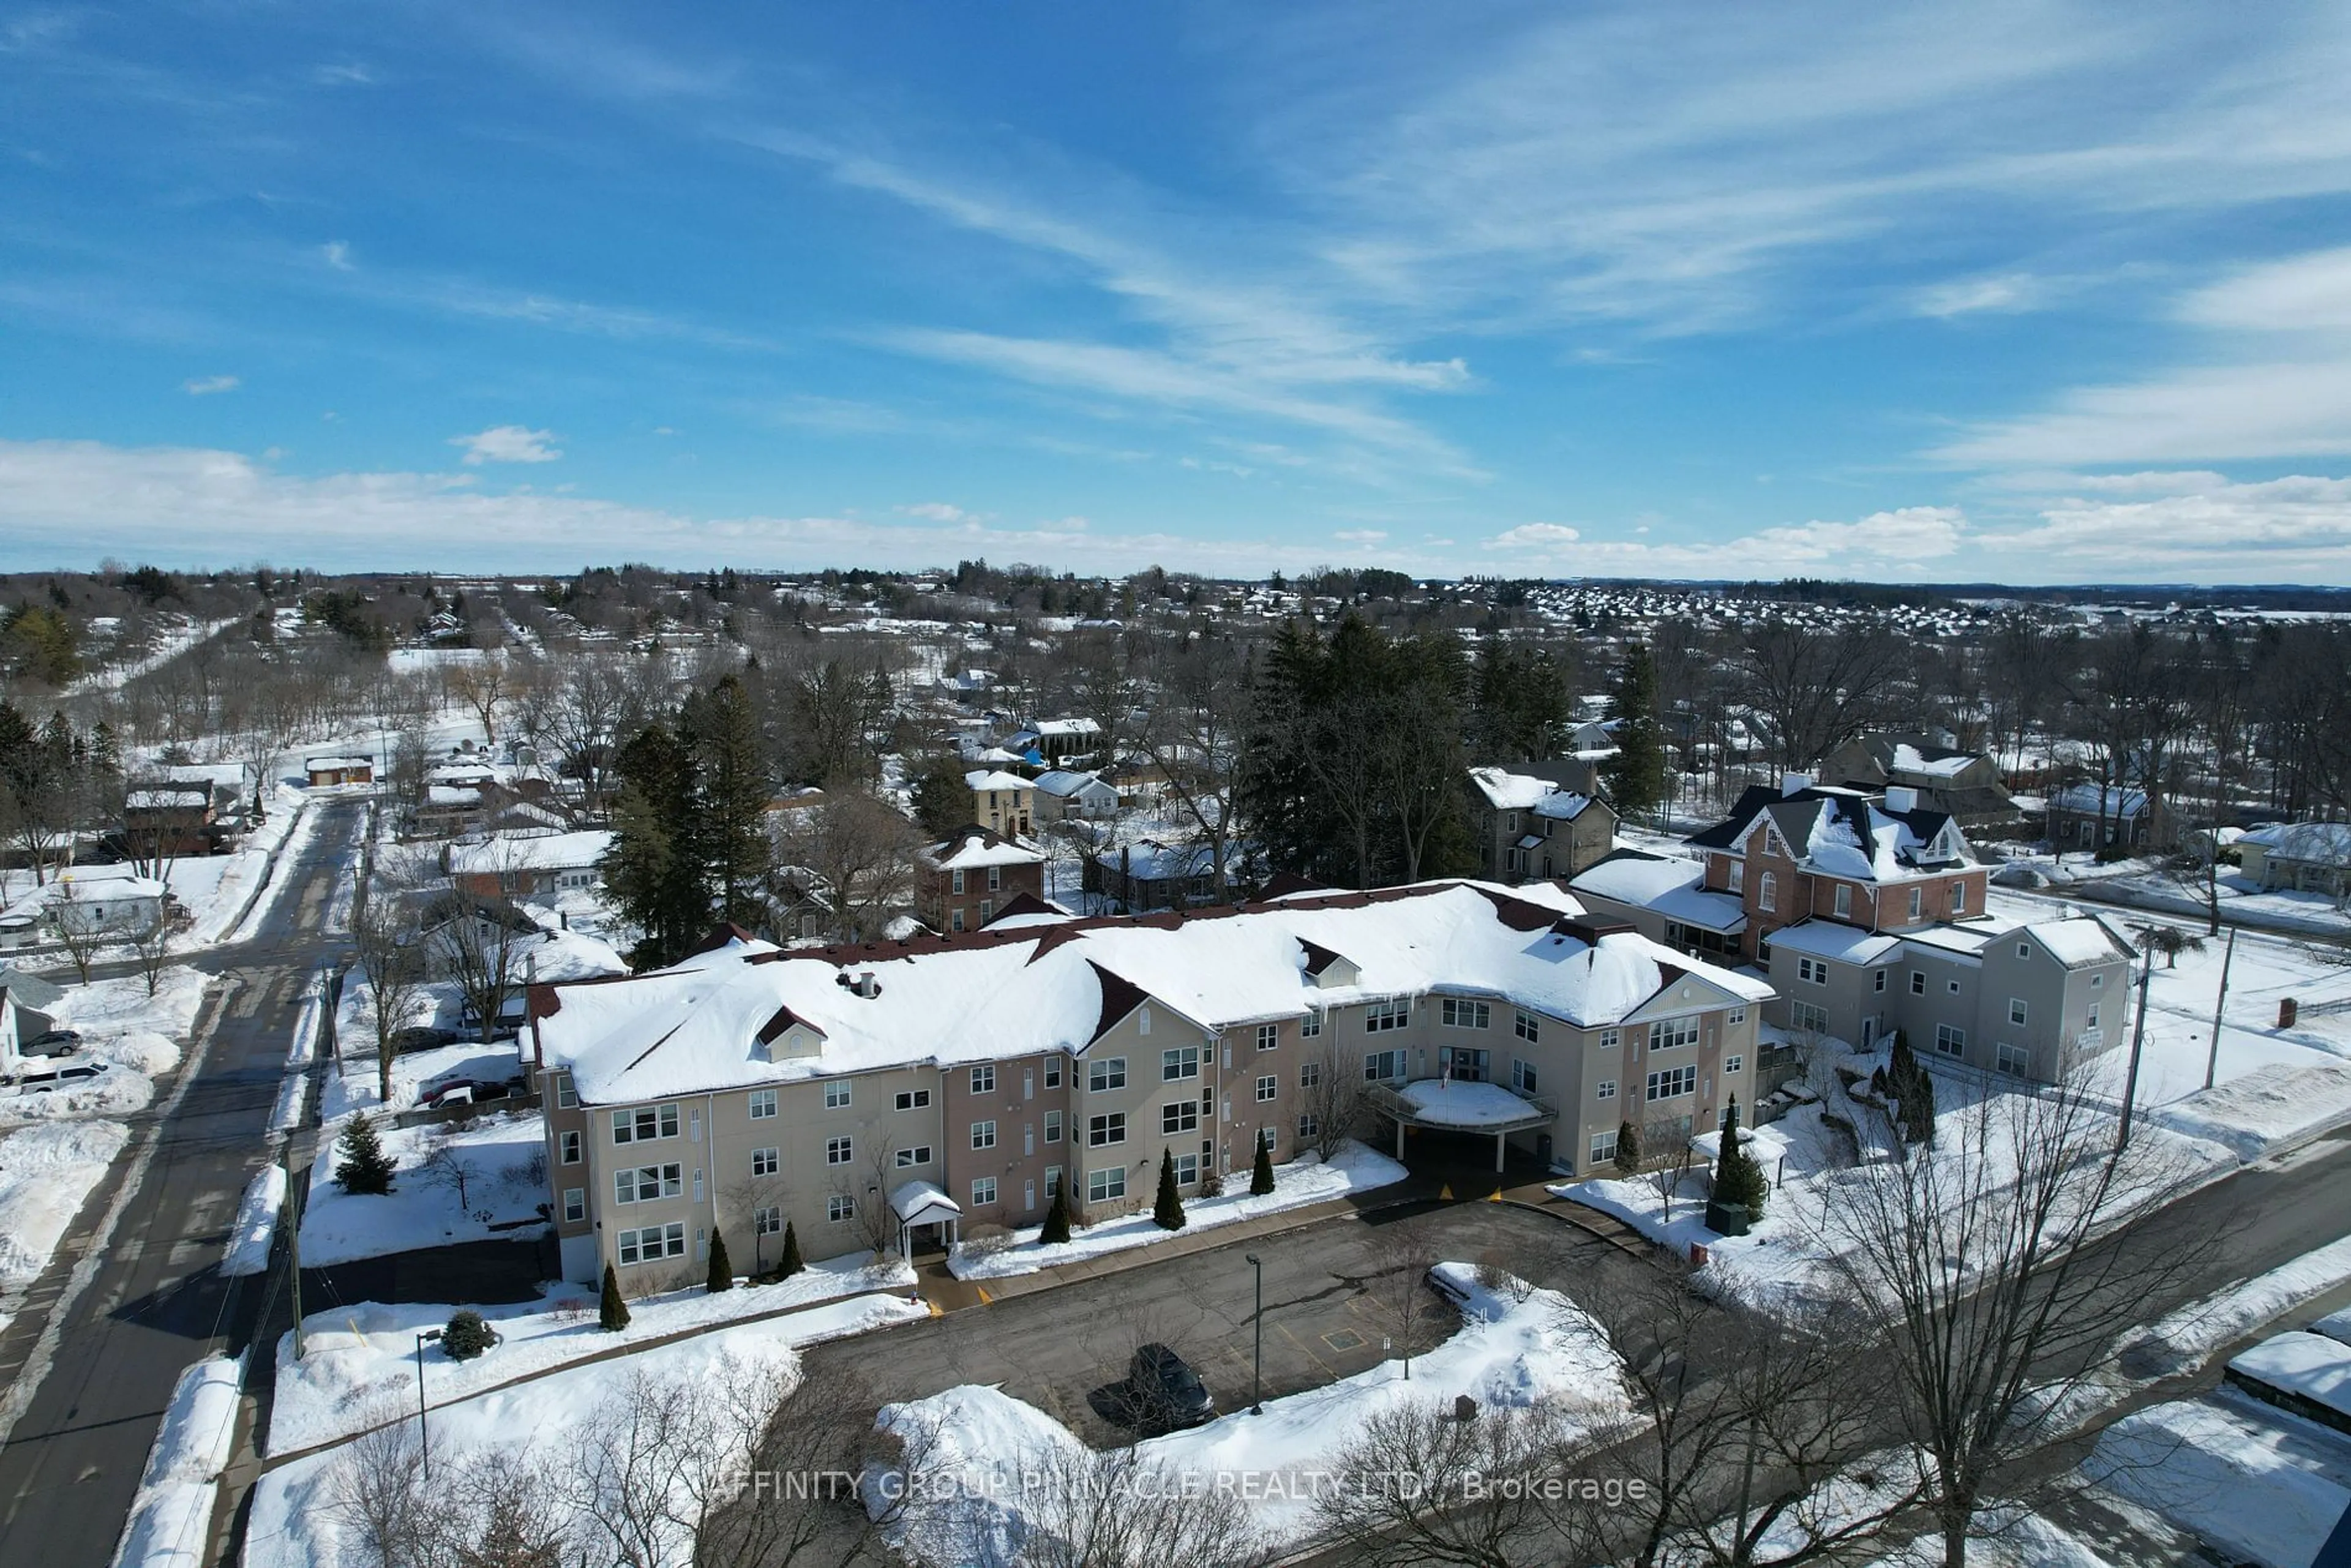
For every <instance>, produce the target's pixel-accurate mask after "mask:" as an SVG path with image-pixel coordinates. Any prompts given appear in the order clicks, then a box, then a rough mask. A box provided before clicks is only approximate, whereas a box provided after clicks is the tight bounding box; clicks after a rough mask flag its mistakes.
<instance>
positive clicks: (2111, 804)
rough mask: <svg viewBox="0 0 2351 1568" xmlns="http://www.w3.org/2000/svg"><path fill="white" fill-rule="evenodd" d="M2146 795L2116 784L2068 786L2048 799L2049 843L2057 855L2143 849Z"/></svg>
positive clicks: (2145, 828)
mask: <svg viewBox="0 0 2351 1568" xmlns="http://www.w3.org/2000/svg"><path fill="white" fill-rule="evenodd" d="M2148 821H2149V817H2148V812H2147V792H2146V791H2145V790H2143V789H2124V788H2123V787H2122V786H2120V785H2118V784H2114V785H2108V784H2068V785H2067V786H2065V788H2064V789H2060V790H2058V791H2057V792H2056V793H2055V794H2054V795H2052V796H2050V797H2049V841H2050V843H2051V844H2052V845H2053V846H2054V847H2055V848H2056V850H2057V852H2059V853H2060V854H2063V853H2064V852H2066V851H2067V850H2082V851H2096V850H2102V849H2113V848H2116V847H2117V846H2119V847H2122V848H2126V849H2129V850H2133V851H2137V850H2144V849H2146V848H2147V837H2148Z"/></svg>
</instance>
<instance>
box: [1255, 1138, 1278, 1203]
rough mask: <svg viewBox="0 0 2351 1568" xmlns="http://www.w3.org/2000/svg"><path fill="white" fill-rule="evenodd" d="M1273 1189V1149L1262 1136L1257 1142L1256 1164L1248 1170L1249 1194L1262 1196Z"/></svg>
mask: <svg viewBox="0 0 2351 1568" xmlns="http://www.w3.org/2000/svg"><path fill="white" fill-rule="evenodd" d="M1272 1190H1273V1150H1272V1149H1271V1148H1270V1147H1269V1146H1268V1145H1267V1144H1266V1141H1265V1140H1264V1139H1263V1138H1259V1140H1258V1142H1257V1164H1256V1165H1255V1166H1252V1167H1251V1168H1250V1170H1249V1196H1250V1197H1264V1196H1265V1195H1266V1194H1268V1193H1270V1192H1271V1191H1272Z"/></svg>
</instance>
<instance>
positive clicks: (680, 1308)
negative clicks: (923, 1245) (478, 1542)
mask: <svg viewBox="0 0 2351 1568" xmlns="http://www.w3.org/2000/svg"><path fill="white" fill-rule="evenodd" d="M865 1258H866V1255H865V1254H863V1253H860V1254H858V1255H856V1256H855V1257H853V1258H836V1259H832V1260H829V1261H827V1262H822V1263H816V1264H811V1265H810V1267H809V1268H807V1269H806V1270H802V1271H801V1272H799V1273H798V1274H795V1275H793V1276H792V1277H791V1278H790V1279H789V1280H785V1281H780V1282H778V1283H777V1284H773V1285H742V1286H738V1287H737V1288H736V1289H734V1290H732V1291H722V1292H720V1293H719V1294H717V1295H712V1294H711V1293H710V1292H709V1291H705V1290H703V1289H701V1288H700V1287H699V1286H697V1287H695V1288H694V1289H691V1290H684V1291H671V1292H669V1293H667V1294H665V1295H659V1296H647V1297H644V1298H643V1299H641V1300H638V1301H631V1302H630V1303H629V1326H628V1327H627V1328H625V1329H623V1330H622V1331H621V1332H620V1333H605V1332H604V1331H603V1330H601V1329H600V1328H599V1327H597V1326H596V1293H595V1292H594V1291H591V1290H589V1289H587V1288H586V1287H584V1286H580V1285H573V1284H569V1283H564V1282H560V1281H558V1282H556V1283H553V1284H550V1285H548V1286H546V1287H544V1289H545V1291H546V1299H545V1300H544V1301H536V1302H533V1301H524V1302H518V1303H515V1304H511V1305H507V1306H496V1307H479V1308H476V1309H475V1310H476V1311H478V1312H480V1313H481V1314H482V1316H484V1317H485V1318H487V1319H488V1320H489V1321H490V1322H493V1323H495V1324H496V1325H497V1330H498V1333H500V1334H501V1335H503V1336H505V1343H503V1344H500V1345H498V1346H497V1347H496V1348H495V1349H493V1350H491V1351H489V1352H487V1353H486V1354H483V1355H481V1356H480V1357H478V1358H476V1359H475V1360H473V1361H453V1360H451V1359H450V1358H449V1357H448V1356H447V1355H445V1354H443V1353H442V1352H441V1350H440V1349H439V1348H438V1347H437V1346H433V1345H428V1346H426V1347H425V1351H424V1385H425V1391H426V1393H427V1395H428V1396H430V1398H431V1400H432V1402H433V1403H434V1405H441V1404H444V1403H447V1402H449V1401H451V1400H455V1399H463V1398H468V1397H471V1396H474V1395H475V1394H479V1393H482V1392H484V1391H486V1390H487V1389H490V1388H494V1387H496V1386H498V1385H501V1384H506V1383H512V1382H514V1381H515V1380H516V1379H517V1378H522V1377H528V1376H530V1375H533V1374H537V1373H543V1372H547V1371H549V1370H551V1369H553V1368H555V1367H559V1366H564V1365H568V1364H570V1363H572V1362H576V1361H583V1360H586V1359H588V1358H589V1357H591V1356H597V1355H602V1354H606V1353H608V1352H610V1351H611V1350H612V1349H614V1348H615V1347H616V1346H619V1347H626V1346H630V1345H642V1344H645V1343H650V1342H652V1341H654V1340H658V1339H662V1338H664V1337H666V1336H669V1335H672V1334H679V1333H692V1332H694V1331H695V1330H701V1329H709V1328H714V1327H716V1326H718V1325H721V1324H725V1323H729V1322H737V1321H738V1320H740V1319H744V1318H753V1317H760V1316H764V1315H767V1314H769V1313H775V1312H787V1311H790V1310H792V1309H795V1308H804V1307H806V1306H808V1305H809V1304H810V1303H811V1302H816V1301H831V1300H833V1299H834V1298H837V1297H846V1296H868V1295H872V1294H874V1293H876V1292H885V1291H886V1292H890V1293H891V1294H892V1296H893V1299H894V1300H896V1301H898V1302H899V1303H900V1304H902V1305H910V1306H911V1304H912V1303H911V1302H910V1301H907V1300H906V1296H905V1294H904V1292H907V1291H909V1289H910V1288H911V1287H912V1286H913V1284H914V1270H912V1269H911V1268H909V1267H907V1266H906V1265H905V1264H904V1263H901V1262H894V1261H893V1262H889V1263H881V1264H876V1263H870V1262H868V1261H866V1260H865ZM456 1310H457V1309H456V1307H455V1306H454V1305H449V1304H444V1303H436V1302H423V1303H407V1302H403V1303H401V1304H399V1305H396V1306H387V1305H385V1304H383V1303H381V1302H378V1301H361V1302H359V1303H358V1304H356V1305H354V1306H349V1307H336V1308H333V1309H330V1310H329V1311H326V1312H312V1313H310V1314H308V1316H306V1317H305V1318H304V1319H303V1320H302V1331H303V1340H304V1343H303V1356H302V1359H301V1360H300V1361H296V1360H295V1359H294V1336H293V1335H292V1334H290V1333H289V1334H286V1335H283V1336H281V1337H280V1338H279V1340H278V1343H277V1403H276V1406H275V1407H274V1409H273V1410H272V1413H271V1415H270V1423H269V1445H268V1448H267V1451H268V1452H270V1453H273V1454H285V1453H292V1452H295V1451H297V1450H298V1449H302V1448H315V1447H316V1446H318V1445H319V1444H320V1443H329V1442H333V1441H335V1440H336V1439H338V1438H341V1437H350V1436H351V1435H353V1434H354V1433H357V1432H359V1431H360V1430H362V1429H364V1428H365V1427H369V1426H371V1425H372V1424H373V1423H374V1422H375V1420H376V1419H378V1418H379V1416H380V1413H381V1409H382V1408H383V1407H384V1406H390V1405H397V1404H399V1403H400V1402H401V1401H402V1399H406V1398H413V1396H415V1392H416V1372H417V1365H416V1334H417V1333H418V1332H419V1331H420V1330H423V1329H437V1328H439V1327H441V1326H442V1325H444V1323H446V1322H448V1321H449V1315H450V1314H451V1313H452V1312H455V1311H456ZM923 1311H925V1309H922V1308H914V1312H916V1313H917V1314H919V1313H920V1312H923ZM884 1315H885V1317H886V1316H890V1315H892V1314H884Z"/></svg>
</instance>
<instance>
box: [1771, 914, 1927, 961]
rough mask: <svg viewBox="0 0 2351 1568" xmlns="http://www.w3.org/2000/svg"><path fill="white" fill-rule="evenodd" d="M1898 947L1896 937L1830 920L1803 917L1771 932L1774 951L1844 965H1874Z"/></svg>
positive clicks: (1898, 942)
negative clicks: (1797, 922) (1838, 961)
mask: <svg viewBox="0 0 2351 1568" xmlns="http://www.w3.org/2000/svg"><path fill="white" fill-rule="evenodd" d="M1901 946H1902V939H1901V938H1900V937H1898V936H1886V935H1885V934H1884V933H1882V932H1877V931H1864V930H1863V929H1862V928H1861V927H1859V926H1858V925H1838V924H1837V923H1836V922H1835V921H1834V920H1806V921H1803V922H1802V923H1800V924H1798V925H1783V926H1782V927H1781V928H1780V929H1779V930H1777V931H1774V932H1773V933H1771V951H1772V952H1773V953H1774V954H1777V953H1779V952H1781V951H1782V950H1785V951H1787V952H1790V953H1810V954H1811V955H1812V956H1814V957H1816V958H1835V959H1838V960H1840V961H1841V962H1844V963H1847V964H1874V963H1876V961H1877V960H1878V959H1880V958H1883V957H1885V956H1886V955H1887V954H1889V953H1892V952H1895V951H1896V950H1897V949H1899V948H1900V947H1901Z"/></svg>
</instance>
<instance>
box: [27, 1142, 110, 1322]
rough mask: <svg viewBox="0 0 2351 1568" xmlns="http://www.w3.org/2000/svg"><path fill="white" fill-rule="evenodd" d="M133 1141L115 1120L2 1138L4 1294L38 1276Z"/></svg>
mask: <svg viewBox="0 0 2351 1568" xmlns="http://www.w3.org/2000/svg"><path fill="white" fill-rule="evenodd" d="M130 1138H131V1134H130V1132H129V1130H128V1129H126V1128H124V1127H123V1126H122V1125H121V1124H120V1123H116V1122H52V1123H48V1124H45V1125H42V1126H37V1127H26V1128H25V1129H24V1130H23V1131H21V1132H16V1133H11V1134H9V1135H8V1136H7V1138H6V1139H5V1140H0V1292H5V1293H11V1294H13V1293H14V1292H16V1291H22V1290H23V1289H24V1288H25V1287H26V1286H27V1285H30V1284H31V1283H32V1282H33V1281H34V1280H35V1279H37V1277H39V1275H40V1272H41V1270H43V1269H45V1268H47V1266H48V1262H49V1254H51V1253H52V1252H55V1251H56V1250H57V1242H58V1241H59V1240H60V1239H63V1238H64V1236H65V1233H66V1228H67V1227H68V1226H69V1225H71V1224H72V1223H73V1218H74V1216H75V1215H76V1214H78V1213H79V1212H80V1211H81V1206H82V1204H83V1202H84V1200H86V1199H87V1198H88V1197H89V1193H90V1189H91V1188H92V1187H94V1186H97V1185H98V1183H99V1178H100V1177H102V1176H105V1175H106V1169H107V1166H110V1165H111V1164H113V1162H114V1156H115V1155H119V1154H120V1153H121V1152H122V1145H124V1144H125V1143H127V1142H129V1141H130Z"/></svg>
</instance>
